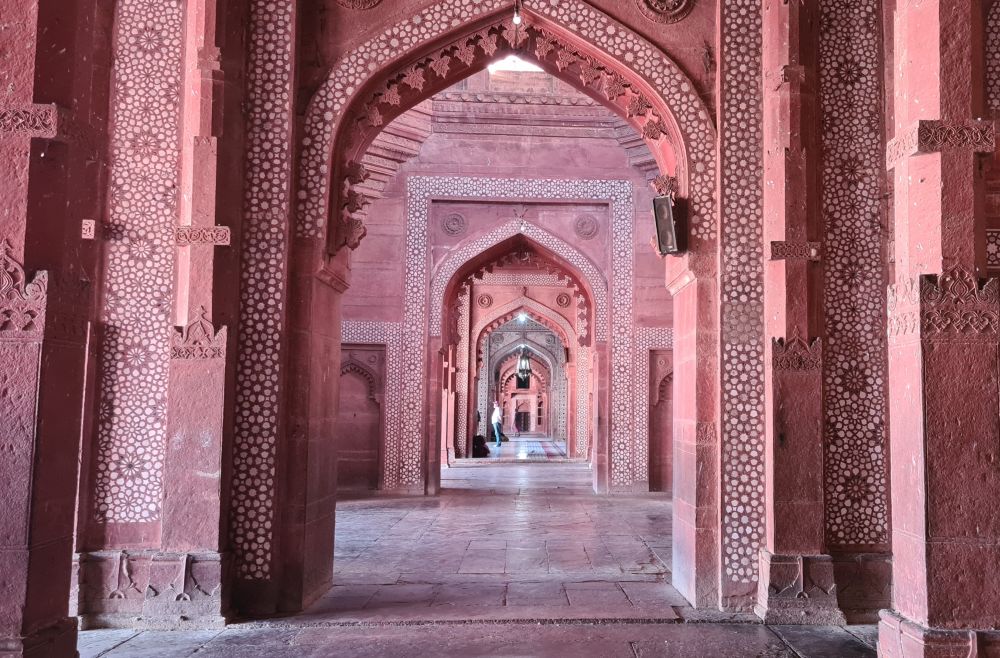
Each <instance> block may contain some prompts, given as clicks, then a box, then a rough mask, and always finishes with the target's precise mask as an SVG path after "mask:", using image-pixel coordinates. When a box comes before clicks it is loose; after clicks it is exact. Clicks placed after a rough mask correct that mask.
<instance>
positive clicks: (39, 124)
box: [0, 104, 59, 139]
mask: <svg viewBox="0 0 1000 658" xmlns="http://www.w3.org/2000/svg"><path fill="white" fill-rule="evenodd" d="M58 133H59V109H58V107H57V106H56V105H54V104H49V105H26V106H23V107H4V108H0V136H2V135H18V136H21V137H42V138H47V139H54V138H55V137H56V135H58Z"/></svg>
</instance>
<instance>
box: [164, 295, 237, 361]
mask: <svg viewBox="0 0 1000 658" xmlns="http://www.w3.org/2000/svg"><path fill="white" fill-rule="evenodd" d="M226 337H227V329H226V327H222V328H220V329H219V330H218V332H216V330H215V327H214V326H213V325H212V322H211V320H209V319H208V311H207V310H206V309H205V307H204V306H201V307H199V308H198V311H197V313H195V318H194V320H192V321H191V322H190V323H189V324H188V325H187V326H186V327H177V328H176V329H175V330H174V333H173V335H172V336H171V339H170V358H171V359H224V358H226Z"/></svg>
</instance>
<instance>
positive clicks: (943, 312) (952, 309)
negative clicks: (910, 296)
mask: <svg viewBox="0 0 1000 658" xmlns="http://www.w3.org/2000/svg"><path fill="white" fill-rule="evenodd" d="M920 328H921V333H922V337H923V338H925V339H929V340H935V339H937V340H942V339H949V338H951V339H956V338H957V339H964V340H969V339H994V340H995V339H996V338H997V337H998V335H1000V280H998V279H981V278H979V277H978V276H977V275H976V274H975V273H974V272H972V271H970V270H968V269H966V268H964V267H962V266H961V265H958V266H955V267H953V268H952V269H950V270H948V271H946V272H944V273H942V274H939V275H933V274H929V275H924V276H922V277H920Z"/></svg>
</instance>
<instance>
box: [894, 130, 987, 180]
mask: <svg viewBox="0 0 1000 658" xmlns="http://www.w3.org/2000/svg"><path fill="white" fill-rule="evenodd" d="M995 147H996V126H995V124H994V122H993V121H987V120H977V121H970V122H968V123H948V122H946V121H937V120H925V119H921V120H919V121H916V122H914V123H913V125H911V126H910V127H908V128H907V129H906V130H904V131H903V132H902V133H901V134H900V135H899V136H897V137H896V138H895V139H893V140H891V141H890V142H889V143H888V144H887V145H886V149H885V166H886V169H892V168H893V167H895V166H896V165H897V164H899V163H900V162H901V161H902V160H904V159H905V158H908V157H910V156H913V155H919V154H923V153H938V152H941V151H971V152H973V153H992V152H993V150H994V148H995Z"/></svg>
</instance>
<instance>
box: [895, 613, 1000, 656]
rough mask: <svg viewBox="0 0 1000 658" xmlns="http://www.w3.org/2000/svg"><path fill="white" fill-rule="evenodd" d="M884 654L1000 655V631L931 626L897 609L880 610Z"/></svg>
mask: <svg viewBox="0 0 1000 658" xmlns="http://www.w3.org/2000/svg"><path fill="white" fill-rule="evenodd" d="M878 653H879V656H881V657H882V658H957V657H959V656H962V657H964V656H976V657H977V658H997V657H1000V631H974V630H959V629H944V628H927V627H926V626H923V625H921V624H918V623H917V622H914V621H910V620H909V619H907V618H906V617H904V616H902V615H900V614H899V613H897V612H895V611H893V610H883V611H882V612H880V613H879V624H878Z"/></svg>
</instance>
